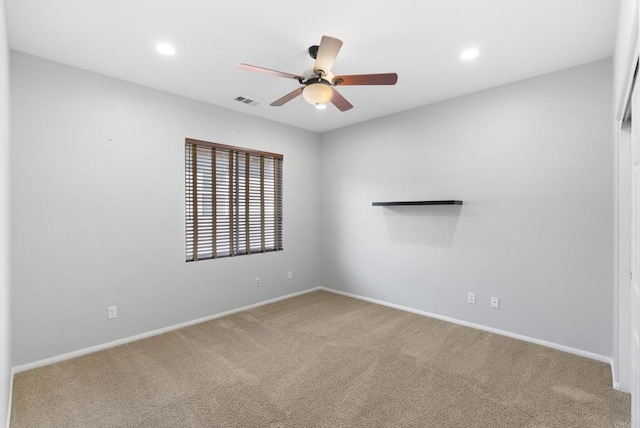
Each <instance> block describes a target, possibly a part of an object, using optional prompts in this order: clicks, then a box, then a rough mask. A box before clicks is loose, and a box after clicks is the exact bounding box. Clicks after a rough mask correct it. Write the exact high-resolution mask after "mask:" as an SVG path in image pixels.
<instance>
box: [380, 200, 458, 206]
mask: <svg viewBox="0 0 640 428" xmlns="http://www.w3.org/2000/svg"><path fill="white" fill-rule="evenodd" d="M371 205H373V206H374V207H392V206H399V205H462V201H400V202H372V203H371Z"/></svg>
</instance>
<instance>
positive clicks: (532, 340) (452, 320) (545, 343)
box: [7, 287, 619, 427]
mask: <svg viewBox="0 0 640 428" xmlns="http://www.w3.org/2000/svg"><path fill="white" fill-rule="evenodd" d="M317 290H324V291H328V292H330V293H335V294H340V295H343V296H347V297H352V298H355V299H359V300H364V301H367V302H371V303H375V304H378V305H383V306H388V307H390V308H394V309H399V310H401V311H405V312H411V313H414V314H418V315H423V316H427V317H430V318H436V319H439V320H442V321H447V322H450V323H453V324H458V325H462V326H465V327H471V328H475V329H477V330H482V331H487V332H489V333H495V334H499V335H501V336H506V337H511V338H513V339H518V340H522V341H525V342H529V343H535V344H537V345H542V346H546V347H547V348H552V349H556V350H559V351H563V352H568V353H570V354H574V355H578V356H581V357H585V358H590V359H592V360H596V361H601V362H603V363H607V364H609V365H612V364H613V361H612V359H611V357H607V356H605V355H600V354H596V353H593V352H589V351H583V350H581V349H576V348H571V347H569V346H565V345H560V344H557V343H553V342H548V341H546V340H541V339H536V338H533V337H529V336H524V335H521V334H517V333H512V332H510V331H505V330H500V329H497V328H493V327H487V326H484V325H482V324H475V323H472V322H468V321H463V320H459V319H456V318H451V317H447V316H443V315H439V314H435V313H431V312H427V311H422V310H419V309H414V308H410V307H407V306H402V305H397V304H395V303H389V302H385V301H382V300H378V299H372V298H370V297H364V296H360V295H357V294H353V293H348V292H344V291H340V290H335V289H332V288H327V287H315V288H311V289H308V290H304V291H299V292H297V293H292V294H287V295H285V296H281V297H276V298H274V299H269V300H264V301H262V302H258V303H254V304H252V305H248V306H243V307H241V308H237V309H232V310H229V311H226V312H221V313H219V314H215V315H210V316H207V317H204V318H199V319H196V320H192V321H186V322H183V323H180V324H175V325H172V326H168V327H164V328H161V329H158V330H153V331H149V332H146V333H141V334H137V335H134V336H130V337H126V338H123V339H118V340H115V341H113V342H108V343H103V344H100V345H96V346H91V347H89V348H84V349H80V350H78V351H74V352H69V353H67V354H62V355H58V356H55V357H51V358H46V359H43V360H39V361H35V362H32V363H27V364H23V365H19V366H16V367H14V368H13V370H12V373H13V374H16V373H20V372H23V371H27V370H31V369H35V368H38V367H43V366H47V365H50V364H54V363H57V362H60V361H64V360H69V359H71V358H76V357H80V356H82V355H86V354H90V353H93V352H97V351H102V350H104V349H108V348H113V347H115V346H119V345H124V344H126V343H130V342H134V341H136V340H140V339H146V338H148V337H152V336H157V335H159V334H163V333H168V332H170V331H174V330H178V329H180V328H184V327H189V326H191V325H194V324H199V323H202V322H206V321H210V320H213V319H216V318H221V317H224V316H227V315H231V314H235V313H238V312H242V311H246V310H248V309H253V308H257V307H260V306H264V305H268V304H270V303H275V302H279V301H281V300H285V299H289V298H291V297H295V296H300V295H303V294H307V293H311V292H313V291H317ZM612 374H613V373H612ZM11 382H12V383H13V375H12V377H11ZM616 385H617V386H616ZM613 386H614V388H616V389H618V388H619V384H617V383H616V382H614V385H613ZM11 390H12V391H13V387H12V388H11ZM7 427H8V425H7Z"/></svg>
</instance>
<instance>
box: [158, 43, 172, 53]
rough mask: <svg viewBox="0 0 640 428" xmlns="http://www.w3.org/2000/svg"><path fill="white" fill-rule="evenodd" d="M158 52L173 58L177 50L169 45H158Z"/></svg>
mask: <svg viewBox="0 0 640 428" xmlns="http://www.w3.org/2000/svg"><path fill="white" fill-rule="evenodd" d="M156 50H157V51H158V52H160V53H161V54H162V55H167V56H171V55H175V54H176V48H174V47H173V46H171V45H170V44H169V43H158V44H157V45H156Z"/></svg>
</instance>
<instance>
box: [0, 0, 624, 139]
mask: <svg viewBox="0 0 640 428" xmlns="http://www.w3.org/2000/svg"><path fill="white" fill-rule="evenodd" d="M618 6H619V0H437V1H436V0H426V1H422V2H418V1H415V0H413V1H409V0H394V1H390V2H389V1H385V2H383V1H378V2H372V1H370V0H369V1H364V0H354V1H346V2H339V3H327V2H316V3H313V2H299V1H292V0H271V1H258V0H254V1H244V0H235V1H233V0H230V1H220V0H102V1H98V0H7V13H8V26H9V41H10V45H11V47H12V49H15V50H18V51H22V52H26V53H29V54H33V55H37V56H40V57H43V58H48V59H51V60H54V61H59V62H62V63H65V64H69V65H73V66H76V67H80V68H84V69H87V70H91V71H95V72H98V73H102V74H105V75H108V76H113V77H116V78H120V79H123V80H127V81H131V82H135V83H139V84H142V85H146V86H150V87H153V88H158V89H161V90H164V91H167V92H171V93H174V94H179V95H183V96H186V97H189V98H193V99H197V100H201V101H205V102H208V103H211V104H215V105H218V106H221V107H225V108H228V109H231V110H236V111H239V112H243V113H246V114H250V115H254V116H258V117H262V118H265V119H269V120H273V121H276V122H281V123H285V124H289V125H293V126H296V127H299V128H304V129H308V130H312V131H316V132H324V131H328V130H332V129H336V128H340V127H344V126H347V125H351V124H354V123H359V122H363V121H366V120H369V119H373V118H376V117H380V116H384V115H388V114H392V113H395V112H399V111H403V110H407V109H411V108H414V107H418V106H421V105H425V104H429V103H433V102H436V101H439V100H443V99H447V98H451V97H455V96H458V95H462V94H467V93H470V92H475V91H478V90H482V89H486V88H490V87H494V86H498V85H502V84H505V83H508V82H513V81H517V80H521V79H525V78H528V77H532V76H536V75H540V74H544V73H548V72H552V71H555V70H559V69H563V68H567V67H571V66H574V65H579V64H583V63H587V62H591V61H596V60H599V59H603V58H607V57H610V56H612V55H613V48H614V42H615V32H616V24H617V15H618ZM322 35H330V36H333V37H336V38H339V39H341V40H342V41H343V42H344V45H343V46H342V50H341V51H340V54H339V55H338V58H337V60H336V62H335V65H334V67H333V70H332V71H333V72H334V74H364V73H386V72H396V73H398V83H397V85H395V86H345V87H341V88H339V91H340V93H341V94H342V95H343V96H344V97H345V98H347V99H348V100H349V101H350V102H351V103H352V104H353V105H354V108H353V109H351V110H349V111H347V112H344V113H342V112H340V111H338V110H337V109H336V108H335V107H333V106H332V105H330V106H329V107H328V108H327V109H326V110H323V111H320V110H316V109H315V108H313V106H311V105H309V104H307V103H306V102H305V101H304V99H303V98H302V97H298V98H296V99H295V100H293V101H291V102H290V103H288V104H285V105H284V106H282V107H270V106H269V103H271V102H272V101H274V100H276V99H278V98H280V97H281V96H283V95H285V94H287V93H289V92H291V91H292V90H294V89H295V88H296V87H297V86H298V83H297V82H296V81H294V80H288V79H283V78H278V77H273V76H269V75H263V74H258V73H252V72H248V71H243V70H239V69H237V68H236V66H237V64H238V63H240V62H246V63H249V64H253V65H257V66H261V67H266V68H272V69H276V70H280V71H284V72H288V73H293V74H301V73H303V72H304V71H305V70H309V69H311V68H312V67H313V60H312V59H311V58H310V57H309V55H308V53H307V48H308V47H309V46H311V45H314V44H318V43H319V42H320V38H321V37H322ZM159 41H168V42H171V43H172V44H173V45H175V47H176V49H177V54H176V55H175V56H173V57H162V56H160V55H159V54H158V53H157V52H156V51H155V48H154V47H155V45H156V43H157V42H159ZM467 47H477V48H478V49H479V50H480V56H479V57H478V58H477V59H475V60H473V61H471V62H463V61H461V60H460V59H459V55H460V53H461V51H462V50H463V49H465V48H467ZM237 96H243V97H247V98H251V99H254V100H256V101H258V102H260V103H261V104H260V105H259V106H255V107H254V106H249V105H245V104H241V103H239V102H237V101H234V99H235V98H236V97H237Z"/></svg>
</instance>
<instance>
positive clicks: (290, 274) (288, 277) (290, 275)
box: [287, 271, 293, 280]
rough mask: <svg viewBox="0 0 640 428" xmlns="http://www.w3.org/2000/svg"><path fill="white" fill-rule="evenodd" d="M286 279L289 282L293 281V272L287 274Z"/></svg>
mask: <svg viewBox="0 0 640 428" xmlns="http://www.w3.org/2000/svg"><path fill="white" fill-rule="evenodd" d="M287 279H289V280H291V279H293V271H289V272H288V273H287Z"/></svg>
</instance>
